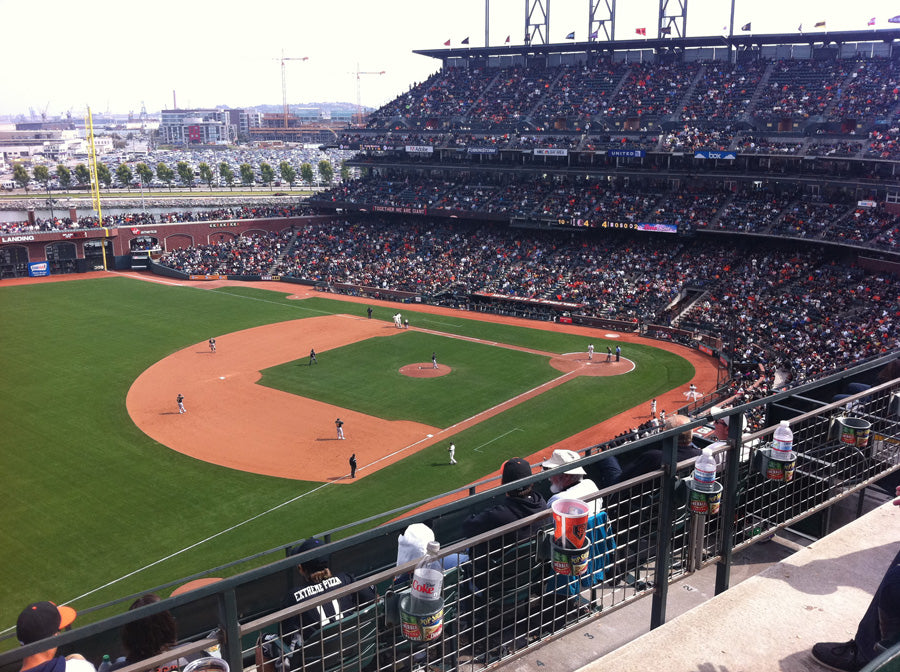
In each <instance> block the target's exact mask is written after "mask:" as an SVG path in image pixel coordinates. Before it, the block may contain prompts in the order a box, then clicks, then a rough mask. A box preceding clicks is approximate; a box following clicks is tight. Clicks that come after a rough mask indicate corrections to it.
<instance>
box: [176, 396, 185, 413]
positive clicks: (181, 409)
mask: <svg viewBox="0 0 900 672" xmlns="http://www.w3.org/2000/svg"><path fill="white" fill-rule="evenodd" d="M175 401H176V402H177V403H178V412H179V413H187V411H186V410H184V395H183V394H181V392H179V393H178V396H177V397H175Z"/></svg>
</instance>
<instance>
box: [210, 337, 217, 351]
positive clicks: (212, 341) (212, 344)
mask: <svg viewBox="0 0 900 672" xmlns="http://www.w3.org/2000/svg"><path fill="white" fill-rule="evenodd" d="M209 351H210V352H215V351H216V339H214V338H211V339H209Z"/></svg>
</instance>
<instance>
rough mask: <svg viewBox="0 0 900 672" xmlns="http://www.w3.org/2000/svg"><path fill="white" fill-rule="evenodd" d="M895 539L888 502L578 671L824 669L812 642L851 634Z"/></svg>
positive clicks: (899, 537)
mask: <svg viewBox="0 0 900 672" xmlns="http://www.w3.org/2000/svg"><path fill="white" fill-rule="evenodd" d="M898 546H900V510H898V509H897V507H894V506H893V505H892V504H891V503H890V502H887V503H885V504H882V505H881V506H879V507H878V508H876V509H875V510H873V511H871V512H869V513H867V514H866V515H864V516H863V517H861V518H860V519H858V520H856V521H853V522H851V523H848V524H847V525H845V526H843V527H841V528H840V529H838V530H836V531H835V532H833V533H831V534H829V535H828V536H826V537H823V538H822V539H819V540H817V541H815V542H814V543H812V544H811V545H810V546H808V547H806V548H802V549H800V550H799V551H797V552H796V553H794V554H793V555H790V556H789V557H787V558H785V559H784V560H782V561H781V562H778V563H775V564H773V565H771V566H770V567H769V568H768V569H765V570H764V571H762V572H761V573H759V574H757V575H756V576H753V577H751V578H749V579H747V580H746V581H743V582H742V583H740V584H738V585H737V586H734V587H732V588H731V589H729V590H728V591H726V592H724V593H722V594H721V595H717V596H715V597H713V598H712V599H710V600H708V601H707V602H705V603H704V604H702V605H700V606H699V607H696V608H694V609H691V610H690V611H688V612H686V613H684V614H682V615H681V616H679V617H677V618H675V619H672V620H670V621H668V622H667V623H666V624H665V625H663V626H662V627H660V628H657V629H655V630H653V631H651V632H648V633H647V634H645V635H643V636H641V637H639V638H638V639H635V640H633V641H631V642H629V643H627V644H625V645H624V646H622V647H620V648H618V649H616V650H615V651H613V652H611V653H609V654H607V655H605V656H603V657H602V658H599V659H597V660H595V661H594V662H592V663H590V664H588V665H586V666H584V667H582V668H581V670H582V672H599V671H600V670H616V672H638V671H641V672H644V671H646V670H648V669H656V668H658V667H659V668H661V669H665V670H666V672H697V671H698V670H715V671H716V672H726V671H727V672H742V671H746V672H754V671H756V670H779V671H781V672H801V671H802V672H809V671H811V670H822V669H824V668H823V667H821V666H820V665H819V664H818V663H816V662H815V661H814V660H813V658H812V657H811V655H810V649H811V648H812V646H813V644H815V643H816V642H818V641H846V640H848V639H850V638H851V637H853V635H854V633H855V631H856V625H857V623H858V622H859V619H860V617H861V616H862V615H863V613H864V612H865V610H866V608H867V607H868V605H869V602H870V600H871V598H872V595H873V593H874V592H875V589H876V588H877V587H878V584H879V583H880V581H881V577H882V575H883V574H884V572H885V570H886V569H887V567H888V566H889V564H890V562H891V560H892V559H893V558H894V556H895V555H896V553H897V549H898ZM672 589H673V590H677V584H676V586H673V587H672Z"/></svg>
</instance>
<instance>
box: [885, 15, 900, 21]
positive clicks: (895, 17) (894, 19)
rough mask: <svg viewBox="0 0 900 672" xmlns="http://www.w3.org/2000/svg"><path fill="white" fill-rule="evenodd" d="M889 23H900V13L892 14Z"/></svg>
mask: <svg viewBox="0 0 900 672" xmlns="http://www.w3.org/2000/svg"><path fill="white" fill-rule="evenodd" d="M888 23H900V14H898V15H897V16H892V17H891V18H889V19H888Z"/></svg>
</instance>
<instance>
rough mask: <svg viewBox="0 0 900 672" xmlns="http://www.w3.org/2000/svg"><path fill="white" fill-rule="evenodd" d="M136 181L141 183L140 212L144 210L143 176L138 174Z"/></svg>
mask: <svg viewBox="0 0 900 672" xmlns="http://www.w3.org/2000/svg"><path fill="white" fill-rule="evenodd" d="M138 182H139V183H140V185H141V212H143V211H144V177H143V176H142V175H140V174H138Z"/></svg>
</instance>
